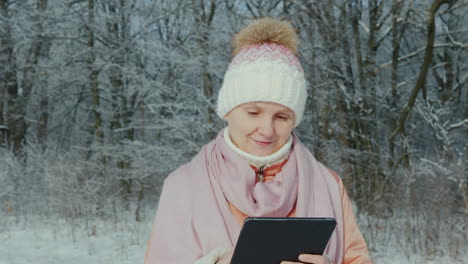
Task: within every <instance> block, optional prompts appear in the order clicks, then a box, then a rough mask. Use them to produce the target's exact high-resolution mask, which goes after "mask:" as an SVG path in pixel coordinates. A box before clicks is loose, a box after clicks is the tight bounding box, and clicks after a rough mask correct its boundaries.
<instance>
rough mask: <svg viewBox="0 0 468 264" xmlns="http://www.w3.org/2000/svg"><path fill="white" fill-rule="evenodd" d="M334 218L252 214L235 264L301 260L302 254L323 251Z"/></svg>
mask: <svg viewBox="0 0 468 264" xmlns="http://www.w3.org/2000/svg"><path fill="white" fill-rule="evenodd" d="M335 226H336V221H335V219H334V218H309V217H307V218H299V217H288V218H276V217H275V218H265V217H249V218H247V219H246V220H245V221H244V225H243V227H242V230H241V232H240V234H239V239H238V240H237V243H236V247H235V249H234V254H233V256H232V260H231V264H250V263H255V264H276V263H280V262H281V261H299V259H298V257H299V255H300V254H319V255H321V254H323V252H324V250H325V248H326V246H327V244H328V241H329V240H330V237H331V235H332V233H333V230H334V229H335Z"/></svg>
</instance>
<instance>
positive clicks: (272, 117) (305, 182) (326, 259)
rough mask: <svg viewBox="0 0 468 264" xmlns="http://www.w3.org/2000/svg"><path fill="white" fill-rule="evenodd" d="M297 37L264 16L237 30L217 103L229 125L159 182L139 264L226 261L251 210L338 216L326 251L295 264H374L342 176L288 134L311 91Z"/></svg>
mask: <svg viewBox="0 0 468 264" xmlns="http://www.w3.org/2000/svg"><path fill="white" fill-rule="evenodd" d="M297 43H298V38H297V35H296V34H295V32H294V30H293V28H292V27H291V26H290V24H288V23H286V22H282V21H278V20H274V19H269V18H265V19H261V20H257V21H255V22H254V23H252V24H250V25H248V26H247V27H246V28H244V29H243V30H241V31H240V32H239V33H238V34H237V35H236V36H235V37H234V56H233V59H232V61H231V63H230V65H229V67H228V70H227V72H226V75H225V78H224V81H223V85H222V87H221V90H220V92H219V96H218V103H217V113H218V115H219V116H220V117H221V118H224V119H225V120H227V123H228V126H227V127H226V128H225V129H223V130H222V131H220V133H219V134H218V136H217V138H216V139H215V140H214V141H212V142H211V143H209V144H207V145H206V146H204V147H203V149H202V150H201V151H200V153H198V154H197V155H196V156H195V157H194V158H193V160H192V161H191V162H189V163H187V164H185V165H184V166H182V167H181V168H179V169H177V170H176V171H174V172H173V173H171V175H169V177H167V179H166V180H165V182H164V187H163V190H162V193H161V197H160V201H159V206H158V211H157V214H156V220H155V222H154V226H153V232H152V234H151V239H150V242H149V244H148V249H147V253H146V258H145V263H147V264H156V263H171V264H172V263H196V264H202V263H207V264H208V263H209V264H212V263H229V262H230V258H231V255H232V249H233V247H234V246H235V244H236V241H237V238H238V235H239V232H240V230H241V227H242V223H243V221H244V219H245V218H246V217H249V216H255V217H262V216H264V217H285V216H288V217H293V216H296V217H333V218H336V220H337V226H336V229H335V231H334V233H333V235H332V238H331V239H330V242H329V244H328V246H327V249H326V251H325V253H326V254H325V255H324V256H319V255H307V254H303V255H301V256H300V257H299V259H300V261H301V262H300V263H345V264H349V263H370V259H369V256H368V252H367V247H366V243H365V241H364V239H363V237H362V235H361V233H360V231H359V228H358V226H357V224H356V221H355V218H354V215H353V212H352V208H351V204H350V201H349V198H348V196H347V194H346V192H345V190H344V187H343V184H342V182H341V180H340V178H339V177H338V175H336V173H335V172H333V171H332V170H330V169H327V168H326V167H325V166H323V165H322V164H321V163H319V162H318V161H316V160H315V159H314V157H313V156H312V154H311V153H310V151H309V150H308V149H307V148H306V147H305V146H304V145H303V144H302V143H301V142H300V140H299V139H298V138H297V137H296V136H295V135H294V134H293V133H292V131H293V129H294V127H296V126H297V125H298V124H299V123H300V121H301V118H302V115H303V112H304V106H305V102H306V98H307V92H306V81H305V79H304V73H303V71H302V67H301V65H300V63H299V60H298V59H297V57H296V54H297V50H296V48H297ZM284 263H292V262H284Z"/></svg>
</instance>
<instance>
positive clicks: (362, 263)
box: [338, 179, 372, 264]
mask: <svg viewBox="0 0 468 264" xmlns="http://www.w3.org/2000/svg"><path fill="white" fill-rule="evenodd" d="M338 184H339V188H340V192H341V202H342V206H343V218H344V244H345V245H344V247H345V248H344V251H345V252H344V260H343V264H370V263H372V262H371V259H370V257H369V252H368V250H367V245H366V241H365V240H364V237H363V236H362V234H361V231H360V230H359V227H358V225H357V223H356V218H355V216H354V212H353V207H352V205H351V201H350V200H349V197H348V194H347V192H346V190H345V188H344V186H343V182H342V181H341V179H340V180H339V182H338Z"/></svg>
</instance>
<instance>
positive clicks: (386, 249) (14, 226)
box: [0, 212, 468, 264]
mask: <svg viewBox="0 0 468 264" xmlns="http://www.w3.org/2000/svg"><path fill="white" fill-rule="evenodd" d="M148 215H149V214H148ZM86 222H87V224H86ZM151 222H152V219H150V217H147V219H146V220H145V221H143V222H141V223H138V222H135V221H134V219H132V217H131V215H130V214H129V215H128V217H125V218H123V219H121V220H119V221H116V219H109V220H106V221H103V220H90V219H88V220H87V221H86V220H85V219H68V220H65V219H61V220H52V219H51V217H45V216H28V217H18V218H17V217H14V216H8V215H2V214H1V212H0V264H27V263H35V264H64V263H66V264H94V263H95V264H101V263H102V264H104V263H105V264H109V263H113V264H130V263H132V264H136V263H143V259H144V254H145V249H146V243H147V240H148V237H149V233H150V230H151ZM93 225H95V226H96V235H95V236H93V235H91V234H92V230H93ZM363 231H365V228H364V229H363ZM368 243H369V242H368ZM369 246H371V247H372V249H371V255H372V259H373V261H374V263H383V264H385V263H415V264H419V263H421V264H422V263H427V264H435V263H438V264H439V263H468V260H467V258H466V257H467V256H466V253H465V256H461V257H459V258H458V259H457V260H453V259H450V257H448V256H447V254H443V253H444V252H441V253H439V254H435V255H434V256H421V255H418V254H414V253H413V252H411V250H408V248H409V245H405V244H404V243H403V241H400V242H395V241H391V242H390V243H389V240H388V236H382V237H381V238H380V239H378V240H377V241H374V243H373V245H369ZM464 247H466V246H464Z"/></svg>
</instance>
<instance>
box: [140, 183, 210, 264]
mask: <svg viewBox="0 0 468 264" xmlns="http://www.w3.org/2000/svg"><path fill="white" fill-rule="evenodd" d="M181 176H183V175H173V174H171V175H170V176H169V177H167V179H166V180H165V181H164V185H163V189H162V192H161V196H160V199H159V204H158V209H157V212H156V218H155V221H154V224H153V228H152V232H151V237H150V240H149V242H148V247H147V249H146V254H145V264H166V263H173V264H179V263H180V264H187V263H194V262H195V260H197V259H198V258H200V257H201V255H202V253H201V249H200V248H199V246H198V245H199V243H198V242H197V241H198V240H197V235H196V232H195V230H194V228H193V225H192V216H193V214H192V208H193V207H192V204H191V199H190V193H189V192H187V191H181V190H190V188H188V187H186V188H181V186H183V185H189V184H190V183H189V180H188V179H187V178H184V177H181Z"/></svg>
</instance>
